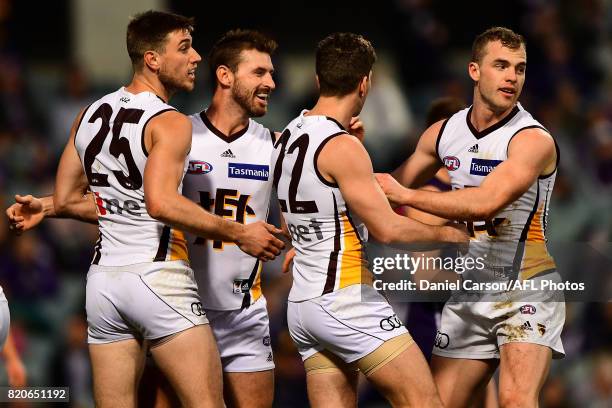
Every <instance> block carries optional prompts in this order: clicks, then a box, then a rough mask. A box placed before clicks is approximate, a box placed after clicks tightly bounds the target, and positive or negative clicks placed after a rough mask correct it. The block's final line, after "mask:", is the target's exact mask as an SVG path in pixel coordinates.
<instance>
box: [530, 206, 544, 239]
mask: <svg viewBox="0 0 612 408" xmlns="http://www.w3.org/2000/svg"><path fill="white" fill-rule="evenodd" d="M543 213H544V203H542V204H541V205H540V208H538V210H537V211H536V212H535V214H534V215H533V218H532V219H531V222H530V223H529V229H528V230H527V241H530V242H545V240H544V228H543V226H542V214H543Z"/></svg>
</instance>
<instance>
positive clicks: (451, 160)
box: [442, 156, 461, 171]
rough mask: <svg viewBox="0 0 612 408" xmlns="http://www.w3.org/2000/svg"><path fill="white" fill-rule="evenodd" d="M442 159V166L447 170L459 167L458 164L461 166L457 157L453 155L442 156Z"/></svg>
mask: <svg viewBox="0 0 612 408" xmlns="http://www.w3.org/2000/svg"><path fill="white" fill-rule="evenodd" d="M442 161H443V162H444V166H445V167H446V170H448V171H455V170H457V169H458V168H459V166H461V162H460V161H459V158H458V157H455V156H444V159H442Z"/></svg>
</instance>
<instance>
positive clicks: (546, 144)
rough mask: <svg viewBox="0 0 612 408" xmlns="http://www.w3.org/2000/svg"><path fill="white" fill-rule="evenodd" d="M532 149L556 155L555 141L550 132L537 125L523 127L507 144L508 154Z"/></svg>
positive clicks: (526, 151)
mask: <svg viewBox="0 0 612 408" xmlns="http://www.w3.org/2000/svg"><path fill="white" fill-rule="evenodd" d="M533 150H536V151H537V152H538V153H540V154H544V155H556V148H555V141H554V139H553V137H552V136H551V134H550V133H548V132H547V131H545V130H544V129H541V128H537V127H534V128H528V129H523V130H521V131H520V132H518V133H517V134H516V135H514V137H513V138H512V140H510V143H509V145H508V154H511V153H512V152H519V151H520V152H521V153H528V152H529V151H533Z"/></svg>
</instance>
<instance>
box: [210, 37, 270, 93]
mask: <svg viewBox="0 0 612 408" xmlns="http://www.w3.org/2000/svg"><path fill="white" fill-rule="evenodd" d="M277 47H278V44H277V43H276V41H274V40H273V39H271V38H269V37H268V36H266V35H265V34H263V33H261V32H259V31H256V30H246V29H235V30H230V31H228V32H226V33H225V34H223V36H222V37H221V38H219V40H218V41H217V42H216V43H215V44H214V45H213V47H212V49H211V50H210V54H209V56H208V65H209V67H210V73H211V75H212V78H213V80H215V81H216V77H217V76H216V72H217V68H219V66H221V65H225V66H227V67H228V68H229V69H230V70H231V71H232V72H236V70H237V69H238V64H239V63H240V53H241V52H242V51H244V50H253V49H255V50H257V51H260V52H265V53H266V54H269V55H272V54H274V51H276V48H277Z"/></svg>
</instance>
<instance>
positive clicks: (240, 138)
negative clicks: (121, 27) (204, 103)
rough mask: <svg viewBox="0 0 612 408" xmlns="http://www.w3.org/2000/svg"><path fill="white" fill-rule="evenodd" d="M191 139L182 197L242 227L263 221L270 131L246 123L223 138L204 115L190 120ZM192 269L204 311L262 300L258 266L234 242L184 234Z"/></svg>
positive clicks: (267, 194) (269, 185) (271, 141)
mask: <svg viewBox="0 0 612 408" xmlns="http://www.w3.org/2000/svg"><path fill="white" fill-rule="evenodd" d="M190 119H191V121H192V123H193V139H192V143H191V152H190V153H189V167H188V169H187V174H186V176H185V179H184V184H183V195H184V196H186V197H188V198H190V199H191V200H193V201H195V202H196V203H199V204H200V205H201V206H202V207H203V208H204V209H205V210H207V211H209V212H211V213H213V214H216V215H218V216H220V217H223V218H227V219H230V220H232V221H236V222H239V223H242V224H250V223H252V222H256V221H265V220H266V219H267V218H268V211H269V206H270V193H271V191H272V182H271V179H270V159H271V156H272V150H273V149H274V139H273V135H272V134H271V133H270V131H269V130H268V129H267V128H265V127H263V126H262V125H261V124H259V123H257V122H255V121H254V120H252V119H250V120H249V124H248V126H247V127H246V128H245V129H243V130H242V131H240V132H238V133H235V134H233V135H229V136H225V135H223V133H221V132H220V131H219V130H218V129H216V128H215V127H214V126H213V125H212V123H210V121H209V120H208V118H207V117H206V113H205V111H202V113H198V114H194V115H191V116H190ZM187 242H188V246H189V254H190V258H191V265H192V267H193V269H194V271H195V275H196V280H197V282H198V287H199V291H200V295H201V297H202V304H203V305H204V308H205V309H211V310H236V309H240V308H243V307H248V306H249V305H251V304H252V303H254V302H255V301H256V300H257V299H259V297H260V296H261V269H262V263H261V262H260V261H258V260H257V259H256V258H254V257H252V256H250V255H247V254H246V253H244V252H242V251H241V250H240V249H239V248H238V246H237V245H236V244H234V243H233V242H223V241H213V240H208V239H204V238H201V237H195V236H193V235H191V234H187Z"/></svg>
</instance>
